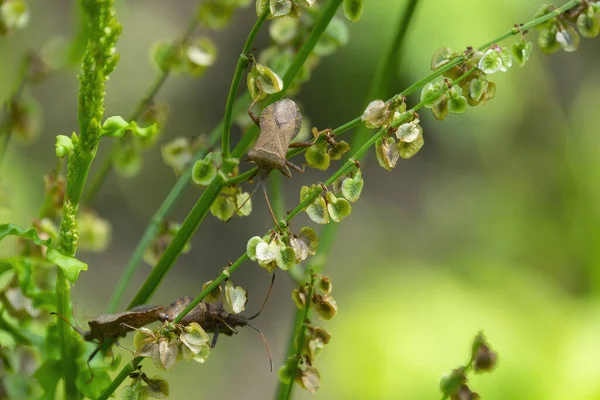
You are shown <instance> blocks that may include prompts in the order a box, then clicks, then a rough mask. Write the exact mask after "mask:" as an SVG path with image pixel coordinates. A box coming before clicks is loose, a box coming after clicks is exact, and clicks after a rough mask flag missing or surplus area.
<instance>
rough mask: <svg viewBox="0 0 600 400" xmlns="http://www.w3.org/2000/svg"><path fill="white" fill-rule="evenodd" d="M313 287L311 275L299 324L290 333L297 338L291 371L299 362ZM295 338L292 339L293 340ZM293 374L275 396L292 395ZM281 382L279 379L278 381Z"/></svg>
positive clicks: (295, 368) (313, 277)
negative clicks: (292, 332)
mask: <svg viewBox="0 0 600 400" xmlns="http://www.w3.org/2000/svg"><path fill="white" fill-rule="evenodd" d="M314 289H315V276H314V275H311V278H310V282H309V284H308V292H307V293H306V304H305V305H304V309H303V310H299V311H300V312H301V314H300V315H301V318H299V320H300V321H299V324H298V325H297V327H296V329H295V330H294V334H293V335H291V337H292V338H295V339H296V340H297V343H296V347H295V351H294V352H293V354H292V357H293V358H292V363H291V364H290V365H289V367H290V370H291V371H294V372H295V371H296V370H297V369H298V365H299V364H300V357H302V349H303V348H304V338H305V336H306V328H307V327H308V315H309V313H310V303H311V301H312V295H313V291H314ZM292 340H293V339H292ZM296 340H293V341H294V342H295V341H296ZM294 378H295V377H294V376H292V378H291V379H290V382H288V383H287V384H284V385H285V386H284V387H283V390H282V394H281V396H277V398H281V399H289V398H290V396H291V395H292V390H293V388H294ZM280 382H281V381H280Z"/></svg>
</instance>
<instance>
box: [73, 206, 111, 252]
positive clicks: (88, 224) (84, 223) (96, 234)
mask: <svg viewBox="0 0 600 400" xmlns="http://www.w3.org/2000/svg"><path fill="white" fill-rule="evenodd" d="M77 223H78V225H79V247H80V248H81V249H82V250H89V251H93V252H101V251H104V250H106V248H107V247H108V245H109V244H110V238H111V231H112V227H111V225H110V222H108V221H107V220H105V219H104V218H100V217H99V216H98V215H97V214H96V213H95V212H93V211H91V210H84V211H82V212H81V213H80V214H79V217H78V222H77Z"/></svg>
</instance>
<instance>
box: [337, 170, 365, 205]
mask: <svg viewBox="0 0 600 400" xmlns="http://www.w3.org/2000/svg"><path fill="white" fill-rule="evenodd" d="M363 185H364V181H363V179H362V173H361V172H360V170H359V171H357V172H356V174H355V175H354V177H353V178H345V179H344V181H343V182H342V194H343V195H344V197H345V198H346V200H348V201H350V202H352V203H354V202H355V201H357V200H358V198H359V197H360V193H361V192H362V188H363Z"/></svg>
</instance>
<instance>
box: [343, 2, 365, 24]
mask: <svg viewBox="0 0 600 400" xmlns="http://www.w3.org/2000/svg"><path fill="white" fill-rule="evenodd" d="M364 8H365V1H364V0H344V15H345V16H346V18H347V19H348V21H352V22H358V21H359V20H360V17H362V14H363V11H364Z"/></svg>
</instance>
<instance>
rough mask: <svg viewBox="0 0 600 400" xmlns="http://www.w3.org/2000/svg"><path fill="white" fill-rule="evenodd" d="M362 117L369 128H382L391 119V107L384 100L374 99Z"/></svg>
mask: <svg viewBox="0 0 600 400" xmlns="http://www.w3.org/2000/svg"><path fill="white" fill-rule="evenodd" d="M360 119H361V120H362V121H364V123H365V125H366V126H367V128H369V129H375V128H380V127H382V126H383V125H384V124H386V123H387V122H388V120H389V119H390V109H389V107H388V105H387V104H386V103H385V102H384V101H383V100H373V101H372V102H370V103H369V105H368V106H367V108H366V109H365V111H364V112H363V115H362V117H361V118H360Z"/></svg>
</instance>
